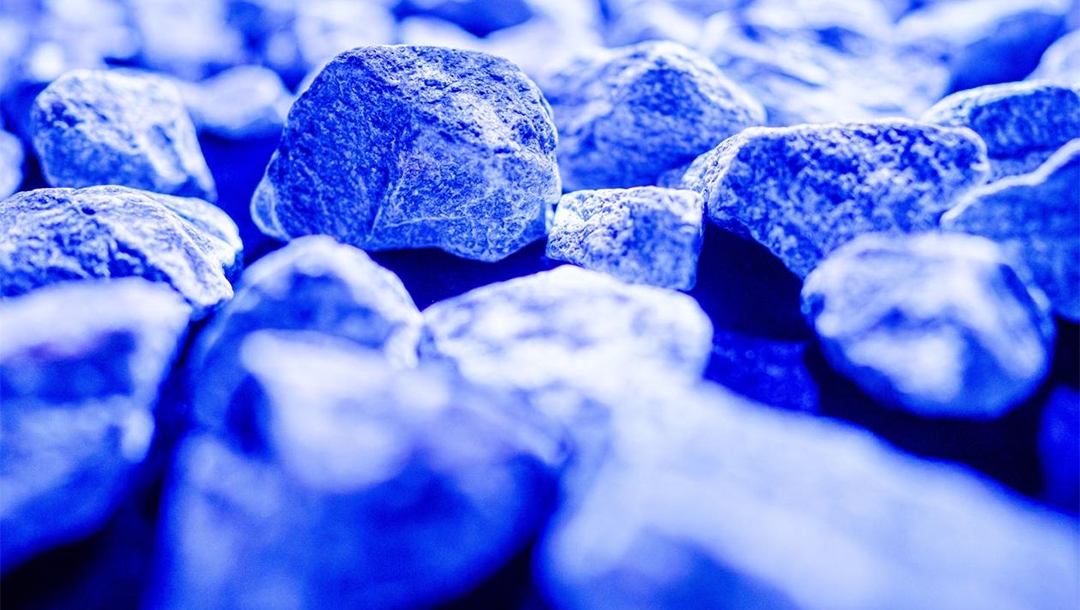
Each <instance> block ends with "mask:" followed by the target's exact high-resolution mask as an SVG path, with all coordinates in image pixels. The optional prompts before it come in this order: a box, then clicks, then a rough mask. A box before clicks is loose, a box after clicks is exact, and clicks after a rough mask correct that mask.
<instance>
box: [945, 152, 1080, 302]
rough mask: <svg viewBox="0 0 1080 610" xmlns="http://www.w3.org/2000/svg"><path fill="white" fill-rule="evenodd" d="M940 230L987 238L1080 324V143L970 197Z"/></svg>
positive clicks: (949, 216)
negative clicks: (1020, 264) (1026, 172)
mask: <svg viewBox="0 0 1080 610" xmlns="http://www.w3.org/2000/svg"><path fill="white" fill-rule="evenodd" d="M941 226H942V227H943V228H944V229H946V230H950V231H962V232H964V233H973V234H975V235H982V236H984V237H988V238H990V239H992V240H994V241H996V242H998V243H999V244H1001V245H1002V246H1003V247H1004V248H1005V250H1006V252H1007V253H1008V255H1009V256H1010V257H1011V258H1012V259H1013V260H1017V261H1021V262H1022V263H1023V267H1024V270H1026V271H1030V272H1031V274H1032V279H1033V281H1034V282H1035V283H1036V284H1037V285H1038V286H1039V288H1041V289H1042V290H1043V292H1045V293H1046V295H1047V296H1048V297H1050V302H1051V304H1052V305H1053V307H1054V311H1056V312H1057V313H1058V314H1059V315H1061V316H1063V317H1065V318H1068V319H1070V320H1073V321H1074V322H1075V321H1078V320H1080V139H1077V140H1073V141H1072V142H1070V143H1068V144H1067V145H1065V146H1063V147H1062V148H1061V150H1059V151H1058V152H1057V153H1055V154H1054V156H1052V157H1050V159H1049V160H1047V162H1046V163H1045V164H1043V165H1042V166H1041V167H1039V169H1037V170H1036V171H1034V172H1032V173H1030V174H1025V175H1022V176H1013V177H1011V178H1006V179H1004V180H999V181H998V182H995V183H993V184H989V185H986V186H984V187H982V188H979V189H976V190H974V191H972V192H971V193H969V194H968V195H967V197H965V198H964V199H963V200H961V202H960V203H959V204H957V206H956V207H954V208H953V209H951V210H949V211H948V212H946V213H945V215H944V216H942V218H941Z"/></svg>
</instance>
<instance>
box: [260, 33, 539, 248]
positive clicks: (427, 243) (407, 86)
mask: <svg viewBox="0 0 1080 610" xmlns="http://www.w3.org/2000/svg"><path fill="white" fill-rule="evenodd" d="M555 141H556V135H555V127H554V125H553V124H552V122H551V116H550V110H549V108H548V106H547V103H546V102H545V101H544V98H543V96H542V95H541V94H540V91H539V89H537V88H536V86H535V85H534V84H533V83H532V81H530V80H529V79H528V77H526V76H525V75H524V74H522V73H521V71H520V70H518V69H517V68H516V67H515V66H514V65H513V64H511V63H510V62H508V61H506V60H504V59H499V58H497V57H493V56H490V55H486V54H483V53H475V52H469V51H459V50H453V49H445V48H437V47H408V46H374V47H363V48H359V49H354V50H352V51H348V52H346V53H342V54H341V55H339V56H338V57H336V58H335V59H334V60H333V61H331V62H330V63H329V64H328V65H327V66H326V67H325V68H324V69H323V71H322V72H321V73H320V74H319V76H318V77H316V78H315V80H314V82H312V84H311V87H310V88H309V89H308V90H307V91H305V92H304V93H303V94H302V95H301V96H300V98H299V99H298V100H297V101H296V103H295V104H294V105H293V107H292V110H291V111H290V112H289V118H288V120H287V123H286V126H285V132H284V135H283V136H282V141H281V146H280V147H279V148H278V150H277V152H276V153H275V155H274V157H273V158H272V159H271V161H270V165H269V166H268V167H267V169H266V176H265V177H264V179H263V181H262V182H261V183H260V185H259V188H258V190H257V191H256V193H255V196H254V197H253V199H252V216H253V217H254V218H255V221H256V224H257V225H258V226H259V227H260V228H261V229H262V230H263V232H265V233H266V234H267V235H270V236H272V237H276V238H278V239H282V240H288V239H290V238H293V237H299V236H301V235H307V234H316V233H324V234H329V235H332V236H334V237H336V238H338V239H339V240H341V241H343V242H345V243H349V244H352V245H355V246H358V247H361V248H365V249H369V250H384V249H390V248H422V247H438V248H441V249H443V250H446V251H447V252H450V253H452V254H456V255H458V256H462V257H465V258H473V259H478V260H485V261H495V260H499V259H502V258H504V257H506V256H507V255H509V254H510V253H512V252H514V251H516V250H518V249H519V248H521V247H523V246H525V245H526V244H528V243H530V242H532V241H534V240H536V239H538V238H540V237H542V236H543V235H544V234H545V233H546V232H547V223H548V215H549V214H550V213H551V208H552V206H553V205H554V203H555V202H556V201H558V197H559V192H560V186H559V176H558V171H557V168H556V165H555V157H554V149H555Z"/></svg>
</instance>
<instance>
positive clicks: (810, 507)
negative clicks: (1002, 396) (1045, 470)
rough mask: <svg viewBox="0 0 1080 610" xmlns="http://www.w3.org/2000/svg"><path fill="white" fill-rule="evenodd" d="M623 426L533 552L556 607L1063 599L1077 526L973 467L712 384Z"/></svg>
mask: <svg viewBox="0 0 1080 610" xmlns="http://www.w3.org/2000/svg"><path fill="white" fill-rule="evenodd" d="M639 400H640V397H639ZM628 402H629V401H628ZM644 402H649V401H648V400H645V401H644ZM618 415H619V416H618V417H615V418H614V420H613V424H612V428H613V434H612V441H611V445H610V448H609V451H608V453H607V457H606V459H605V460H603V461H602V462H601V463H600V465H599V467H598V468H596V469H595V472H594V473H592V474H591V475H589V476H585V477H582V479H581V481H582V484H581V485H580V486H579V487H577V488H576V489H575V490H573V491H571V492H570V493H568V494H567V496H566V500H565V502H564V504H563V505H562V508H561V509H560V511H559V513H557V514H556V517H555V518H554V520H553V523H552V525H551V526H549V528H548V529H547V530H546V534H545V536H544V537H543V538H542V540H541V542H540V543H539V548H538V555H537V557H536V559H535V563H534V566H535V572H536V576H537V579H538V580H539V584H540V586H541V589H542V591H543V592H544V596H545V598H546V600H547V601H548V602H549V603H550V605H551V606H553V607H556V608H559V609H560V610H579V609H581V610H585V609H589V610H592V609H595V608H613V609H614V608H619V609H641V610H645V609H649V610H667V609H671V610H676V609H678V610H681V609H683V608H743V609H752V610H757V609H762V610H764V609H766V608H767V609H776V608H783V609H795V608H798V609H800V610H865V609H867V608H891V609H894V610H923V609H926V608H950V609H952V610H1011V609H1016V608H1062V609H1064V608H1068V607H1070V605H1071V604H1073V603H1074V602H1075V600H1076V591H1077V589H1078V588H1080V553H1078V547H1077V544H1076V540H1077V525H1076V522H1075V521H1074V520H1072V519H1069V518H1066V517H1063V516H1061V515H1059V514H1057V513H1054V512H1052V511H1049V510H1046V509H1044V508H1041V507H1038V506H1035V505H1033V504H1032V503H1030V502H1029V501H1026V500H1023V499H1021V498H1019V497H1017V496H1015V495H1014V494H1012V493H1010V492H1008V491H1006V490H1004V489H1002V488H1001V487H999V486H998V485H996V484H994V483H991V482H989V481H987V480H985V479H983V478H981V477H978V476H975V475H973V474H972V473H970V472H968V471H964V470H960V469H958V468H957V467H955V466H945V465H941V464H933V463H929V462H925V461H922V460H920V459H917V458H913V457H911V456H908V455H906V454H903V453H900V452H898V451H897V450H895V449H893V448H891V447H889V446H887V445H885V444H883V443H882V442H880V441H879V440H877V439H876V438H874V437H873V436H871V435H870V434H868V433H866V432H864V431H858V430H856V429H853V428H849V427H848V426H845V425H841V424H838V423H836V422H832V421H829V420H822V419H815V418H811V417H808V416H805V415H798V414H792V413H784V412H779V411H775V410H771V409H768V408H766V407H764V406H762V405H754V404H749V403H747V402H746V401H745V400H744V399H740V398H737V397H735V396H734V395H731V394H730V393H727V392H725V391H723V390H722V389H720V388H718V387H715V386H714V387H713V388H712V389H707V390H706V389H701V390H696V391H694V392H685V391H684V392H674V391H672V389H670V388H663V389H662V390H660V391H658V392H656V393H655V394H654V395H653V399H652V401H651V403H649V404H647V405H644V406H639V407H637V408H627V409H625V410H623V411H620V412H619V414H618Z"/></svg>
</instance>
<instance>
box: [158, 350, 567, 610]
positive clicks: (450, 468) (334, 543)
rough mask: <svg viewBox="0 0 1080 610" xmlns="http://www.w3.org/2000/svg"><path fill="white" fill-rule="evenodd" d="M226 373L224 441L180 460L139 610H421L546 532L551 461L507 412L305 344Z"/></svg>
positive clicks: (442, 381)
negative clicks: (240, 381) (234, 383)
mask: <svg viewBox="0 0 1080 610" xmlns="http://www.w3.org/2000/svg"><path fill="white" fill-rule="evenodd" d="M240 359H241V361H242V363H243V366H244V369H245V370H246V371H247V375H248V381H247V382H246V383H245V387H247V388H248V394H247V397H246V399H245V400H242V401H237V402H236V403H234V404H233V410H234V413H233V414H232V415H230V417H229V421H231V422H237V423H238V428H237V429H236V431H235V434H233V435H231V436H228V437H222V436H218V435H212V434H209V433H205V432H196V433H195V434H193V435H192V436H190V437H189V438H188V439H187V440H186V441H184V443H183V444H182V445H181V447H180V449H179V451H178V455H177V458H176V463H175V466H174V472H173V476H172V477H171V479H170V481H171V483H170V484H169V486H168V487H167V489H166V490H165V499H164V512H163V517H162V518H163V527H162V529H161V532H162V538H161V540H160V544H159V546H158V548H159V550H160V557H159V561H158V562H157V565H158V566H160V570H159V573H158V575H157V578H156V581H155V585H154V586H152V587H151V592H152V593H151V596H150V600H149V601H150V606H149V607H153V608H162V609H168V608H207V609H212V608H235V607H243V606H251V607H259V608H266V609H268V610H274V609H278V608H282V609H284V608H296V607H298V606H302V607H306V608H342V607H346V608H388V609H394V608H424V607H433V606H435V605H436V604H437V603H439V602H443V601H447V600H450V599H452V598H454V597H456V596H458V595H460V594H462V593H465V592H466V591H468V590H469V589H471V588H472V587H474V586H476V585H477V584H479V583H480V581H481V580H483V579H484V578H485V577H487V576H489V575H491V574H492V573H493V572H495V571H496V570H497V569H498V568H499V567H500V566H502V565H503V564H504V563H506V562H507V561H509V560H510V559H511V558H512V557H513V556H514V555H515V554H516V553H518V552H519V551H520V550H522V549H523V548H524V547H525V546H526V544H528V543H529V542H530V540H531V539H532V538H533V537H534V536H535V535H536V532H537V530H538V529H539V528H540V527H541V526H542V525H543V524H544V523H545V522H546V519H547V517H548V516H549V514H550V512H551V510H552V507H553V503H554V500H555V487H556V485H555V482H556V475H557V473H558V470H559V469H560V468H561V467H562V462H563V460H564V454H565V450H564V447H563V441H562V439H561V435H560V434H559V433H558V432H557V431H556V430H554V429H551V428H549V427H548V426H547V425H546V424H545V423H544V422H543V421H541V420H539V419H538V418H537V417H536V415H535V414H534V413H531V412H530V411H529V410H528V409H527V408H524V405H523V404H522V403H521V402H520V400H518V399H515V398H510V397H502V396H498V395H494V394H492V393H489V392H484V391H481V390H478V389H476V388H474V387H471V386H470V385H468V384H466V383H464V382H463V381H462V380H461V379H460V378H459V377H457V376H455V375H453V374H451V373H449V372H448V371H446V370H444V369H428V368H424V369H420V370H415V369H410V370H404V371H403V370H398V369H395V368H393V367H391V366H390V365H389V364H388V363H386V361H385V359H384V358H383V356H382V355H380V354H378V353H372V352H369V351H367V350H364V349H363V348H360V347H359V346H357V345H355V344H352V343H349V342H342V340H340V339H337V338H333V337H327V336H325V335H321V334H316V333H297V332H291V333H290V332H284V331H262V332H259V333H254V334H252V335H250V336H249V337H248V338H247V339H245V341H244V343H243V344H242V345H241V348H240Z"/></svg>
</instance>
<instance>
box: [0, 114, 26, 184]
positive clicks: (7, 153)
mask: <svg viewBox="0 0 1080 610" xmlns="http://www.w3.org/2000/svg"><path fill="white" fill-rule="evenodd" d="M23 158H24V155H23V147H22V142H20V141H19V138H16V137H15V136H14V135H12V134H10V133H8V132H6V131H2V130H0V199H4V198H5V197H7V196H8V195H11V194H12V193H14V192H15V191H17V190H19V185H21V184H22V181H23Z"/></svg>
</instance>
